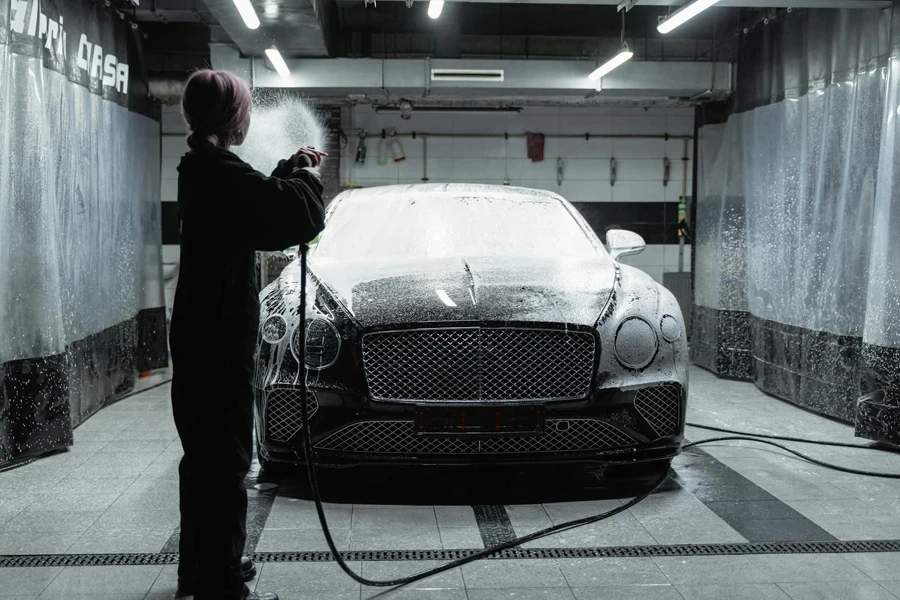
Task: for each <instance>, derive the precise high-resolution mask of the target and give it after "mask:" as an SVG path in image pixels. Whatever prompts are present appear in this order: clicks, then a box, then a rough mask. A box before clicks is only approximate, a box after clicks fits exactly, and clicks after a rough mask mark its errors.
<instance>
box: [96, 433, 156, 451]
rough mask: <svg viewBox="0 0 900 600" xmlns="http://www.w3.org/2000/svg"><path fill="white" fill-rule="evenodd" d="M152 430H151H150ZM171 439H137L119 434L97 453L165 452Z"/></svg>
mask: <svg viewBox="0 0 900 600" xmlns="http://www.w3.org/2000/svg"><path fill="white" fill-rule="evenodd" d="M151 431H152V430H151ZM170 442H171V440H137V439H134V438H133V437H131V436H124V437H123V436H121V435H120V436H119V437H118V438H117V439H115V440H113V441H112V442H110V443H108V444H107V445H106V446H104V447H103V449H102V450H100V452H99V454H110V453H123V454H128V453H133V452H138V453H159V454H162V453H163V452H165V450H166V448H167V447H168V446H169V443H170Z"/></svg>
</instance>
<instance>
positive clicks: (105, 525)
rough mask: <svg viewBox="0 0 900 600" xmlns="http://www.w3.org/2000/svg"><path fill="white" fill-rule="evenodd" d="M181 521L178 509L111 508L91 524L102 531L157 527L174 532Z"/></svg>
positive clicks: (92, 528)
mask: <svg viewBox="0 0 900 600" xmlns="http://www.w3.org/2000/svg"><path fill="white" fill-rule="evenodd" d="M180 522H181V517H180V514H179V512H178V510H177V509H175V510H168V511H148V510H123V509H119V508H115V507H113V508H110V509H109V510H107V511H106V512H105V513H103V514H102V515H101V516H100V517H99V518H98V519H97V520H96V522H94V523H93V525H92V526H91V530H93V531H100V532H116V531H128V530H131V529H156V530H159V531H166V532H168V533H172V532H173V531H175V528H176V527H177V526H178V524H179V523H180Z"/></svg>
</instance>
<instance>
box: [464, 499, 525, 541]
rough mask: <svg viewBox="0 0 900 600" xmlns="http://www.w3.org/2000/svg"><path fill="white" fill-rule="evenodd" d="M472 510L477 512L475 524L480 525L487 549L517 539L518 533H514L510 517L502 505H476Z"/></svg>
mask: <svg viewBox="0 0 900 600" xmlns="http://www.w3.org/2000/svg"><path fill="white" fill-rule="evenodd" d="M472 510H474V511H475V522H476V523H478V531H479V532H481V539H482V541H483V542H484V547H485V548H491V547H493V546H497V545H499V544H503V543H506V542H509V541H511V540H514V539H516V532H515V531H513V527H512V523H511V522H510V520H509V515H508V514H507V512H506V509H505V508H504V507H503V506H502V505H500V504H476V505H474V506H473V507H472Z"/></svg>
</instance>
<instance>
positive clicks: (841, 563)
mask: <svg viewBox="0 0 900 600" xmlns="http://www.w3.org/2000/svg"><path fill="white" fill-rule="evenodd" d="M749 558H750V562H752V563H753V564H754V565H756V568H757V569H759V570H760V571H762V572H763V573H765V575H766V576H767V577H769V579H771V580H772V581H774V582H775V583H800V582H805V581H812V582H815V581H866V580H868V579H869V578H868V576H866V575H865V574H864V573H863V572H862V571H860V570H859V569H857V568H856V567H854V566H853V565H851V564H850V563H849V562H847V561H846V560H844V559H843V558H842V557H841V556H839V555H836V554H778V555H758V556H750V557H749Z"/></svg>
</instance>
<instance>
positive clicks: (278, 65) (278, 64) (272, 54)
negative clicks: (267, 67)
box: [266, 47, 291, 77]
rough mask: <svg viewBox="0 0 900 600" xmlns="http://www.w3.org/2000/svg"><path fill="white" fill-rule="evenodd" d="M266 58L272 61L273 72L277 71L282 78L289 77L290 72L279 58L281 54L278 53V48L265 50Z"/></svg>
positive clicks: (282, 58) (282, 59)
mask: <svg viewBox="0 0 900 600" xmlns="http://www.w3.org/2000/svg"><path fill="white" fill-rule="evenodd" d="M266 56H268V57H269V60H270V61H272V66H273V67H275V70H276V71H278V74H279V75H281V76H282V77H290V76H291V70H290V69H288V66H287V63H285V62H284V57H282V56H281V52H279V51H278V48H275V47H272V48H266Z"/></svg>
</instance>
